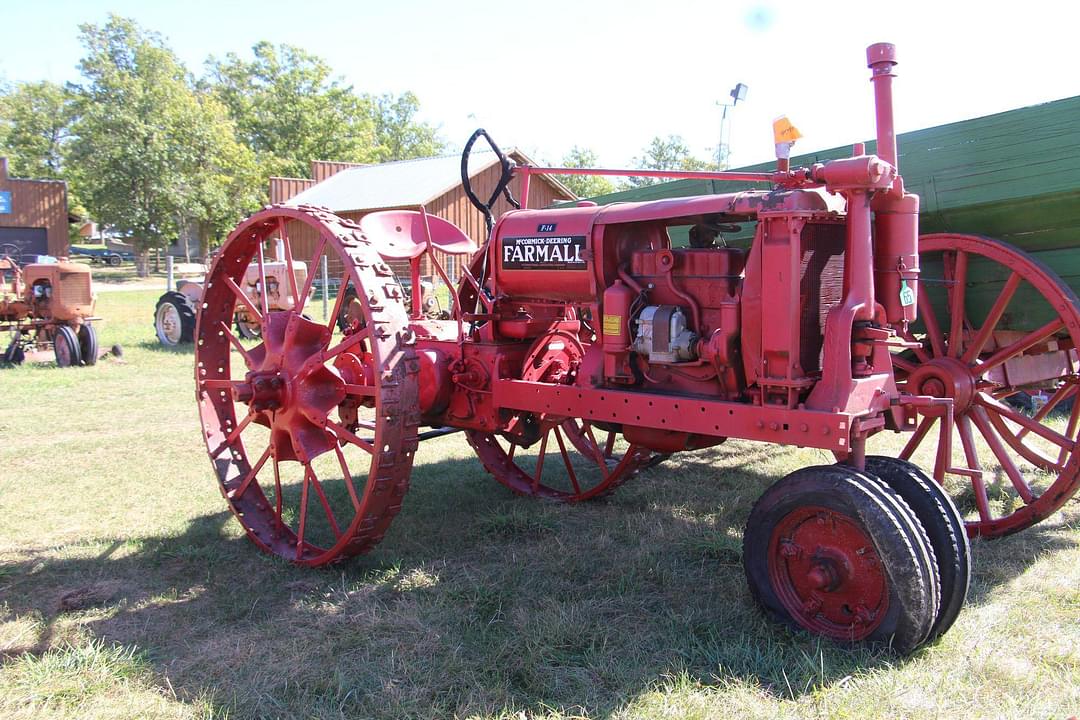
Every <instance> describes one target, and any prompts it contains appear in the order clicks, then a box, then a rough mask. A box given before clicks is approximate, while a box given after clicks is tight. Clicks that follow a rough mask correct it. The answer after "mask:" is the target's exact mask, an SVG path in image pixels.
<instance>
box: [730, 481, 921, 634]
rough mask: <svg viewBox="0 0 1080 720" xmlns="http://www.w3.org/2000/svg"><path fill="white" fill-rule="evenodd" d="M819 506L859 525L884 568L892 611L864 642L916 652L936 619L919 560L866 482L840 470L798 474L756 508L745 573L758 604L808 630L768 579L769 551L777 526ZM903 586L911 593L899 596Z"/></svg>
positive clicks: (751, 520)
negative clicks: (808, 507)
mask: <svg viewBox="0 0 1080 720" xmlns="http://www.w3.org/2000/svg"><path fill="white" fill-rule="evenodd" d="M806 505H819V506H821V507H825V508H829V509H833V510H836V511H838V512H840V513H843V514H844V515H846V516H848V517H850V518H852V519H856V520H858V522H859V524H860V525H862V527H863V529H864V531H865V532H866V534H867V535H868V536H869V537H870V538H871V540H872V542H873V543H874V547H875V550H876V552H877V554H878V557H879V558H880V559H881V561H882V566H883V567H884V569H885V574H886V578H887V584H888V591H889V608H888V610H887V611H886V616H885V618H884V619H883V620H882V621H881V623H880V624H879V625H878V627H877V628H876V629H875V630H874V632H872V633H871V634H870V635H869V636H867V637H866V638H865V640H864V642H871V643H886V644H890V645H891V647H892V648H893V649H894V650H895V651H896V652H898V653H901V654H906V653H909V652H911V651H912V650H914V649H915V648H916V647H917V646H918V645H919V644H920V643H921V642H922V641H923V640H924V638H925V634H926V628H927V627H928V626H929V623H930V622H932V619H933V609H932V608H931V605H932V597H931V592H930V588H929V587H927V586H926V583H925V579H924V575H923V571H922V569H921V568H920V563H921V561H920V559H919V556H918V555H917V554H916V551H915V550H914V549H913V548H912V547H911V543H910V542H909V540H908V537H907V535H906V533H905V530H904V528H903V527H902V525H901V524H900V523H901V522H902V519H901V518H898V517H896V513H895V511H894V510H892V509H891V508H889V506H888V505H886V504H884V503H882V502H881V501H880V500H879V499H878V498H877V497H875V494H874V493H873V492H872V490H870V489H868V488H867V487H866V482H865V480H864V479H863V478H859V477H858V476H856V475H854V474H853V473H851V472H847V471H845V470H843V469H841V468H837V467H835V466H823V467H812V468H804V469H802V470H798V471H796V472H794V473H792V474H790V475H788V476H787V477H785V478H783V479H782V480H780V481H779V482H777V483H775V484H773V485H772V486H771V487H770V488H769V489H768V490H766V491H765V493H764V494H763V495H762V496H761V497H760V498H759V499H758V501H757V502H756V503H755V504H754V508H753V510H751V512H750V517H749V519H748V520H747V523H746V530H745V532H744V534H743V569H744V571H745V572H746V576H747V581H748V583H749V585H750V590H751V593H752V595H753V596H754V599H755V600H756V601H757V602H758V603H759V604H760V605H761V606H762V607H763V608H764V609H765V611H766V613H767V614H769V615H771V616H772V617H774V618H775V619H777V620H779V621H780V622H782V623H784V624H786V625H788V626H790V627H792V628H795V629H798V630H805V628H803V627H802V626H801V625H799V623H798V622H797V621H796V620H795V619H794V618H792V617H791V616H790V614H789V613H788V611H787V609H786V608H785V607H784V606H783V604H782V603H781V602H780V600H779V598H778V597H777V595H776V592H775V591H774V589H773V587H772V583H771V581H770V579H769V569H768V568H769V566H768V549H769V542H770V540H771V536H772V531H773V527H774V526H775V525H776V524H777V523H778V522H780V520H782V519H783V518H784V517H785V516H786V515H787V514H788V513H790V512H792V511H794V510H796V509H798V508H799V507H803V506H806ZM900 586H905V587H907V588H908V589H909V591H908V592H898V588H899V587H900Z"/></svg>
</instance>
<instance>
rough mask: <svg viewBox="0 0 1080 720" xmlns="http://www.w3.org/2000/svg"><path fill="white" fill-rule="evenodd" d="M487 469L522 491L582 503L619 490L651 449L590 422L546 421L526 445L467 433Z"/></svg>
mask: <svg viewBox="0 0 1080 720" xmlns="http://www.w3.org/2000/svg"><path fill="white" fill-rule="evenodd" d="M465 435H466V437H467V438H468V440H469V444H470V445H472V447H473V449H474V450H475V451H476V455H477V457H479V458H480V462H481V463H482V464H483V466H484V469H485V470H487V471H488V472H489V473H491V474H492V475H493V476H494V477H495V479H496V480H498V481H499V482H500V483H502V484H503V485H505V486H506V487H508V488H510V489H511V490H513V491H514V492H516V493H519V494H521V495H531V496H535V497H542V498H546V499H549V500H558V501H562V502H576V501H579V500H590V499H592V498H596V497H599V496H601V495H604V494H607V493H609V492H611V491H612V490H614V489H615V488H616V487H618V486H619V485H621V484H622V483H624V482H626V480H628V479H629V478H630V477H631V476H632V475H633V474H634V473H636V472H637V471H638V470H640V469H641V468H643V467H644V466H645V465H646V464H647V463H648V462H649V460H650V459H652V457H653V453H652V451H651V450H648V449H647V448H643V447H640V446H637V445H626V443H625V442H621V441H619V433H618V432H616V431H614V430H603V429H601V428H599V427H597V426H595V425H593V424H592V423H590V422H588V421H584V420H576V419H573V418H571V419H568V420H564V421H562V422H560V423H554V422H544V423H543V425H542V426H541V428H539V429H538V430H537V432H536V436H537V437H536V440H535V442H533V443H531V444H530V445H529V447H524V446H522V445H520V444H518V443H517V442H515V441H513V440H511V439H508V438H506V437H504V436H500V435H495V434H493V433H485V432H480V431H477V430H468V431H466V433H465Z"/></svg>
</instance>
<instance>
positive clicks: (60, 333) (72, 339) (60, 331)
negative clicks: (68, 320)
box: [53, 325, 82, 367]
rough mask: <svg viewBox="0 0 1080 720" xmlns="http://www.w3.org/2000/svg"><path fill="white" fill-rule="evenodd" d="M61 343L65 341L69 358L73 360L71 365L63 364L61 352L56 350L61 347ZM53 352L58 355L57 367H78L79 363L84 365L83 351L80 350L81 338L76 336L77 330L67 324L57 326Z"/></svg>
mask: <svg viewBox="0 0 1080 720" xmlns="http://www.w3.org/2000/svg"><path fill="white" fill-rule="evenodd" d="M60 343H64V346H65V348H66V349H67V350H68V358H69V360H70V361H71V364H70V365H62V364H61V360H60V354H59V353H58V352H56V350H57V349H58V348H59V347H60ZM53 352H54V355H55V357H56V366H57V367H78V366H79V365H82V353H81V352H80V351H79V339H78V338H77V337H76V336H75V331H74V330H72V329H71V328H69V327H68V326H67V325H58V326H57V328H56V335H55V337H53Z"/></svg>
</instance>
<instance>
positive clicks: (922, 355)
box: [893, 330, 933, 363]
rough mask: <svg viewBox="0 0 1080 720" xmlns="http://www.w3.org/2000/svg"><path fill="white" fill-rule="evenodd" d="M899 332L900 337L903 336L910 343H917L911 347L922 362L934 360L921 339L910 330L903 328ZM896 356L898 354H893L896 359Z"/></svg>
mask: <svg viewBox="0 0 1080 720" xmlns="http://www.w3.org/2000/svg"><path fill="white" fill-rule="evenodd" d="M899 334H900V337H902V338H903V339H904V340H907V341H908V342H910V343H916V346H915V347H912V348H911V352H912V353H914V354H915V359H916V360H918V361H919V362H921V363H928V362H930V361H931V360H933V358H932V357H930V355H929V354H927V352H926V350H925V349H924V348H923V345H922V343H921V342H919V340H917V339H916V338H915V336H914V335H912V334H911V331H910V330H902V331H900V333H899ZM896 357H897V356H896V355H893V358H894V360H895V358H896Z"/></svg>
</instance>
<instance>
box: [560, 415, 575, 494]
mask: <svg viewBox="0 0 1080 720" xmlns="http://www.w3.org/2000/svg"><path fill="white" fill-rule="evenodd" d="M555 440H556V441H557V442H558V443H559V452H560V453H561V454H562V459H563V465H565V466H566V474H567V475H569V476H570V483H571V484H572V485H573V486H574V492H576V493H577V494H578V495H580V494H581V486H580V485H578V481H577V475H575V474H574V467H573V466H572V465H571V464H570V456H569V455H568V454H567V453H566V443H564V442H563V438H562V433H560V432H559V428H558V426H556V427H555Z"/></svg>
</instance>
